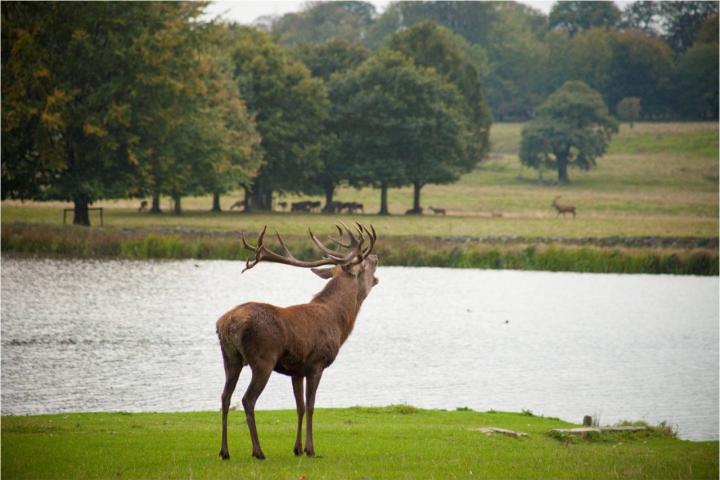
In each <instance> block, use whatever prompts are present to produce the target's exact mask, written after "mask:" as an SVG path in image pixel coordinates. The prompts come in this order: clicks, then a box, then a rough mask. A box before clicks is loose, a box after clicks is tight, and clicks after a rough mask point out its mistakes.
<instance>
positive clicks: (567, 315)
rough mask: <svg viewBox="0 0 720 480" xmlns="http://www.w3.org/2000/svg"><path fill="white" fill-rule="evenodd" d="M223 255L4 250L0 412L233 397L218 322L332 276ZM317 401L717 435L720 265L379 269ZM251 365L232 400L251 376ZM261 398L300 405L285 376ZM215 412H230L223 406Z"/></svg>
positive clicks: (308, 292)
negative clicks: (112, 256) (680, 268)
mask: <svg viewBox="0 0 720 480" xmlns="http://www.w3.org/2000/svg"><path fill="white" fill-rule="evenodd" d="M241 269H242V264H241V263H240V262H227V261H192V260H191V261H168V262H140V261H77V260H75V261H69V260H56V259H25V258H17V257H3V259H2V413H3V414H39V413H58V412H69V411H118V410H122V411H180V410H182V411H185V410H213V409H219V407H220V392H221V390H222V387H223V382H224V373H223V368H222V361H221V357H220V351H219V347H218V342H217V338H216V335H215V320H216V319H217V318H218V317H219V316H220V315H221V314H222V313H224V312H225V311H227V310H228V309H229V308H231V307H233V306H234V305H236V304H239V303H243V302H246V301H250V300H261V301H266V302H270V303H276V304H278V305H290V304H295V303H303V302H306V301H307V300H309V299H310V298H311V296H312V295H313V294H314V293H315V292H317V291H319V290H320V289H321V288H322V286H323V283H324V282H323V281H322V280H320V279H319V278H317V277H315V276H314V275H313V274H312V273H310V272H309V271H306V270H303V269H297V268H291V267H286V266H282V265H274V264H261V265H258V266H257V267H256V268H254V269H252V270H250V271H248V272H246V273H245V274H243V275H240V271H241ZM377 276H378V277H379V278H380V284H379V285H378V286H377V287H375V289H374V290H373V291H372V293H371V294H370V296H369V297H368V299H367V300H366V302H365V304H364V305H363V308H362V311H361V312H360V315H359V317H358V320H357V323H356V325H355V330H354V331H353V333H352V335H351V336H350V338H349V340H348V341H347V343H346V344H345V346H344V347H343V349H342V350H341V352H340V354H339V355H338V358H337V360H336V362H335V364H333V365H332V366H331V367H330V368H329V369H328V370H326V372H325V375H324V376H323V380H322V383H321V384H320V388H319V390H318V399H317V405H318V406H319V407H331V406H332V407H335V406H352V405H387V404H397V403H408V404H412V405H416V406H419V407H425V408H445V409H454V408H456V407H464V406H467V407H470V408H473V409H475V410H481V411H484V410H489V409H495V410H508V411H520V410H521V409H529V410H531V411H532V412H534V413H535V414H542V415H546V416H557V417H560V418H563V419H567V420H570V421H575V422H580V421H581V419H582V416H583V415H585V414H589V415H593V416H598V417H599V418H600V421H601V423H603V424H605V423H607V424H610V423H614V422H617V421H621V420H625V419H629V420H645V421H648V422H651V423H657V422H659V421H663V420H665V421H668V422H670V423H671V424H674V425H677V426H678V427H679V431H680V434H681V436H682V437H683V438H688V439H717V438H718V278H717V277H710V278H708V277H689V276H666V275H658V276H650V275H609V274H605V275H595V274H575V273H547V272H516V271H490V270H455V269H440V268H401V267H384V268H383V267H381V268H379V270H378V275H377ZM249 376H250V375H249V370H248V369H246V370H244V371H243V373H242V375H241V380H240V383H239V384H238V389H237V390H236V392H235V396H234V397H233V404H234V405H238V404H239V402H240V399H241V397H242V394H243V392H244V390H245V388H246V386H247V384H248V380H249ZM258 408H260V409H292V408H294V400H293V395H292V388H291V384H290V380H289V378H287V377H284V376H281V375H278V374H274V375H273V377H272V378H271V381H270V382H269V384H268V386H267V388H266V390H265V392H264V393H263V394H262V396H261V397H260V399H259V401H258ZM218 421H219V420H218Z"/></svg>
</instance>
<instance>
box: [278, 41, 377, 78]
mask: <svg viewBox="0 0 720 480" xmlns="http://www.w3.org/2000/svg"><path fill="white" fill-rule="evenodd" d="M291 52H292V55H293V57H296V58H298V59H300V60H301V61H302V62H303V63H304V64H305V66H307V67H308V69H309V70H310V74H311V75H312V76H313V77H316V78H322V79H323V80H324V81H325V82H329V81H330V77H331V76H332V74H334V73H339V72H344V71H345V70H350V69H352V68H355V67H357V66H358V65H360V64H361V63H363V62H364V61H365V60H367V58H368V57H369V56H370V51H369V50H368V49H367V48H365V47H363V46H362V45H360V44H359V43H351V42H348V41H347V40H341V39H335V40H331V41H328V42H324V43H304V44H301V45H298V46H297V47H295V48H293V49H292V50H291Z"/></svg>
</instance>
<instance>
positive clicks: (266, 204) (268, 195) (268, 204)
mask: <svg viewBox="0 0 720 480" xmlns="http://www.w3.org/2000/svg"><path fill="white" fill-rule="evenodd" d="M272 196H273V192H272V190H268V191H266V192H264V193H263V205H262V208H263V210H270V211H272Z"/></svg>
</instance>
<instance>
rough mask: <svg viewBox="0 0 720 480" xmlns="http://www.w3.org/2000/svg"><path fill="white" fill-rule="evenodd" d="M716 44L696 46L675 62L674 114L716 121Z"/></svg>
mask: <svg viewBox="0 0 720 480" xmlns="http://www.w3.org/2000/svg"><path fill="white" fill-rule="evenodd" d="M719 55H720V53H719V52H718V43H717V41H716V42H714V43H711V42H708V43H698V44H696V45H694V46H692V47H691V48H689V49H688V50H687V51H686V52H685V53H684V54H683V55H682V56H681V57H680V59H679V60H678V67H677V71H676V74H675V79H674V82H673V86H674V88H673V91H674V92H675V105H676V107H675V108H676V110H677V111H678V112H680V113H682V114H684V115H686V116H688V117H695V118H698V117H699V118H718V78H717V72H718V56H719Z"/></svg>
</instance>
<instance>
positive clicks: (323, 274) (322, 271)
mask: <svg viewBox="0 0 720 480" xmlns="http://www.w3.org/2000/svg"><path fill="white" fill-rule="evenodd" d="M310 270H312V272H313V273H314V274H315V275H317V276H318V277H320V278H324V279H325V280H327V279H329V278H332V276H333V270H335V267H330V268H311V269H310Z"/></svg>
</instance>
